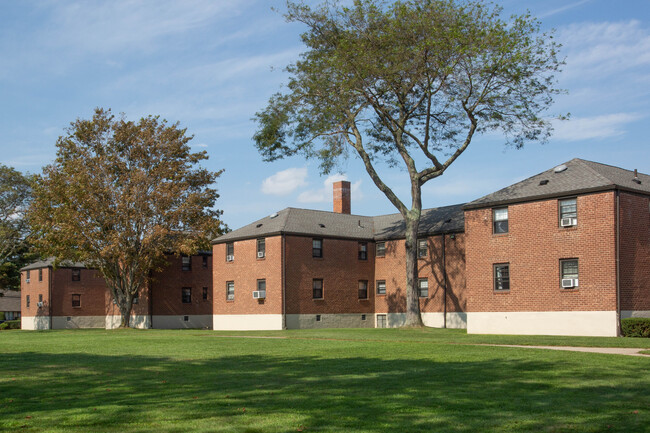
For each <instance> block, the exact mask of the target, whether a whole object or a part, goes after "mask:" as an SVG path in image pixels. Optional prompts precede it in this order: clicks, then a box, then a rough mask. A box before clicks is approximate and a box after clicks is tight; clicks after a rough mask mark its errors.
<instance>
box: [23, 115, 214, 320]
mask: <svg viewBox="0 0 650 433" xmlns="http://www.w3.org/2000/svg"><path fill="white" fill-rule="evenodd" d="M191 139H192V137H191V136H188V135H186V130H185V129H180V128H179V127H178V124H174V125H168V124H167V122H166V121H164V120H160V119H159V118H158V117H152V116H149V117H145V118H142V119H140V121H139V122H137V123H135V122H131V121H127V120H126V119H124V118H123V117H122V118H119V119H116V118H115V116H113V115H112V114H111V112H110V110H103V109H96V111H95V114H94V116H93V118H92V119H90V120H81V119H78V120H77V121H75V122H72V123H71V126H70V128H69V129H68V130H67V134H66V135H65V136H62V137H60V138H59V139H58V141H57V144H56V145H57V157H56V160H55V162H54V163H53V164H51V165H49V166H47V167H45V168H44V169H43V174H42V176H40V179H39V182H38V183H37V185H36V186H35V188H34V200H33V202H32V205H31V207H30V213H29V219H30V222H31V224H32V227H33V231H34V241H35V243H36V245H37V247H38V248H39V250H40V251H41V252H42V253H43V254H44V255H48V256H54V257H56V258H57V259H58V260H65V259H67V260H73V261H81V262H83V263H85V264H86V265H87V266H89V267H93V268H96V269H98V270H99V271H100V272H101V273H102V275H103V276H104V278H105V279H106V282H107V284H108V287H109V289H110V291H111V294H112V296H113V300H114V301H115V302H116V304H117V306H118V307H119V310H120V314H121V316H122V319H121V326H122V327H128V326H130V316H131V309H132V304H133V297H134V295H135V294H136V293H137V292H138V290H139V289H140V288H141V287H143V286H144V285H145V284H146V283H147V279H148V276H149V272H150V271H151V270H153V269H158V268H160V267H161V266H163V265H164V263H165V258H164V256H165V254H166V253H170V252H174V253H181V254H191V253H193V252H195V251H196V250H197V249H198V248H201V247H203V248H205V247H207V245H208V242H209V239H212V238H213V237H215V236H217V235H218V234H219V233H220V232H221V222H220V221H219V216H220V215H221V211H219V210H215V209H213V206H214V205H215V201H216V199H217V198H218V197H219V196H218V194H217V192H216V190H215V189H213V188H212V185H213V183H214V182H215V180H216V178H217V177H218V176H219V175H220V174H221V171H219V172H216V173H215V172H210V171H208V170H206V169H204V168H201V167H199V166H197V164H199V162H200V161H202V160H205V159H207V158H208V157H207V154H206V152H205V151H204V152H199V153H192V152H191V151H190V146H189V145H188V142H189V141H190V140H191Z"/></svg>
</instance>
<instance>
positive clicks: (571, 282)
mask: <svg viewBox="0 0 650 433" xmlns="http://www.w3.org/2000/svg"><path fill="white" fill-rule="evenodd" d="M560 278H561V281H560V283H561V286H562V288H563V289H574V288H576V287H578V259H566V260H560Z"/></svg>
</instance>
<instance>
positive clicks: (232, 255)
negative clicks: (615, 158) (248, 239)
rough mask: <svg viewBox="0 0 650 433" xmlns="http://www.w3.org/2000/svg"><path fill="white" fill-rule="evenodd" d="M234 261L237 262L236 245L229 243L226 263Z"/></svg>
mask: <svg viewBox="0 0 650 433" xmlns="http://www.w3.org/2000/svg"><path fill="white" fill-rule="evenodd" d="M233 260H235V244H234V243H233V242H228V243H227V244H226V261H227V262H232V261H233Z"/></svg>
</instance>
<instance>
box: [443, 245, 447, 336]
mask: <svg viewBox="0 0 650 433" xmlns="http://www.w3.org/2000/svg"><path fill="white" fill-rule="evenodd" d="M445 237H446V235H445V233H443V234H442V287H443V289H444V290H443V293H444V300H443V306H444V317H443V325H442V327H443V328H445V329H447V259H446V251H447V246H446V242H445Z"/></svg>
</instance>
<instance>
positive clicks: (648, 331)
mask: <svg viewBox="0 0 650 433" xmlns="http://www.w3.org/2000/svg"><path fill="white" fill-rule="evenodd" d="M621 333H622V334H623V337H645V338H650V319H648V318H642V317H634V318H631V319H623V320H621Z"/></svg>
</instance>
